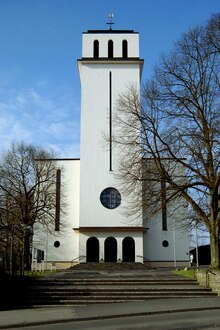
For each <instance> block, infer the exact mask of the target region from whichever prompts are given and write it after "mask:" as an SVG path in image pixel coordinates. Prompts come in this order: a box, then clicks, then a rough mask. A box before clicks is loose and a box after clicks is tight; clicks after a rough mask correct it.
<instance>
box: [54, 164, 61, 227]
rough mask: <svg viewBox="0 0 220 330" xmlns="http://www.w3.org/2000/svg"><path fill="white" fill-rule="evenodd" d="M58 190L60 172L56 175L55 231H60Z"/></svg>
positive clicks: (59, 186)
mask: <svg viewBox="0 0 220 330" xmlns="http://www.w3.org/2000/svg"><path fill="white" fill-rule="evenodd" d="M60 189H61V170H57V173H56V214H55V230H56V231H59V230H60Z"/></svg>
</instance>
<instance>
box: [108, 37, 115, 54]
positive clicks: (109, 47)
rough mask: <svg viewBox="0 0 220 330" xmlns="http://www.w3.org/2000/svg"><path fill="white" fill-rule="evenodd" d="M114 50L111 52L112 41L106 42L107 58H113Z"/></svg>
mask: <svg viewBox="0 0 220 330" xmlns="http://www.w3.org/2000/svg"><path fill="white" fill-rule="evenodd" d="M113 54H114V50H113V41H112V40H109V41H108V58H113Z"/></svg>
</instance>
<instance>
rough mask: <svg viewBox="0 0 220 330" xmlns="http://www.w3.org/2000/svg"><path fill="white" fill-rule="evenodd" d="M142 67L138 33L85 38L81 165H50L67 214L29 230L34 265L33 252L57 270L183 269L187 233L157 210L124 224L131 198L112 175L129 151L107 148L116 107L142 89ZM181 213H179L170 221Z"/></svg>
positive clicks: (65, 162)
mask: <svg viewBox="0 0 220 330" xmlns="http://www.w3.org/2000/svg"><path fill="white" fill-rule="evenodd" d="M143 63H144V61H143V59H141V58H140V56H139V34H138V33H137V32H134V31H133V30H112V29H111V28H110V29H109V30H88V31H87V32H85V33H83V36H82V58H80V59H79V60H78V69H79V77H80V83H81V136H80V159H74V158H72V159H57V160H56V163H57V168H58V169H59V171H58V176H57V178H58V180H59V182H61V189H62V188H63V189H64V195H65V199H66V200H65V202H66V209H65V215H64V216H63V217H62V213H61V214H60V215H59V217H58V220H57V221H58V222H57V221H56V228H55V229H56V230H54V233H53V234H52V233H47V232H46V231H40V232H39V231H36V232H35V234H34V239H33V250H34V255H33V257H34V258H33V267H35V268H36V264H37V251H44V253H43V255H44V258H42V259H44V261H42V263H43V264H44V265H45V264H46V267H50V266H51V265H52V266H54V267H56V268H66V267H69V266H70V265H72V264H74V263H79V262H141V263H142V262H146V263H148V264H150V265H152V266H155V265H156V266H158V265H160V266H163V265H164V266H172V265H174V266H180V265H188V262H189V253H188V252H189V244H188V241H189V238H188V232H187V231H185V232H184V231H183V230H182V229H178V228H177V227H176V226H175V224H174V221H173V220H174V219H173V218H172V219H170V218H169V216H167V219H166V221H167V224H166V226H165V227H164V219H162V218H163V217H162V212H158V214H157V215H156V216H155V215H154V216H152V219H149V220H148V222H147V224H146V223H144V221H143V219H144V216H143V214H141V213H140V216H139V218H138V219H137V220H136V221H135V222H132V221H130V220H129V219H128V217H127V214H126V212H124V210H126V208H127V207H128V203H129V200H128V198H127V197H126V196H125V195H124V194H123V192H122V191H121V190H120V184H119V182H118V180H117V179H116V176H115V173H117V171H118V168H119V164H120V159H121V158H122V157H123V154H124V153H126V152H127V150H125V147H123V146H121V147H120V146H117V147H115V146H114V145H113V143H112V135H113V133H114V120H113V118H114V115H115V112H117V107H116V102H117V99H118V97H119V94H121V93H123V92H126V89H127V87H128V86H129V85H130V84H132V85H135V86H136V87H137V88H140V81H141V75H142V69H143ZM105 136H107V137H108V139H106V138H105ZM130 198H132V196H130ZM185 212H186V209H184V208H183V209H182V210H181V209H178V214H177V215H176V219H180V218H181V215H182V214H183V213H185ZM184 217H185V214H184ZM38 259H39V258H38ZM39 262H40V260H38V263H39ZM34 265H35V266H34Z"/></svg>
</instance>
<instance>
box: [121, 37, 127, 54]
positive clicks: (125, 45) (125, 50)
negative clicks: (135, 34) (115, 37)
mask: <svg viewBox="0 0 220 330" xmlns="http://www.w3.org/2000/svg"><path fill="white" fill-rule="evenodd" d="M122 57H123V58H127V57H128V42H127V40H123V41H122Z"/></svg>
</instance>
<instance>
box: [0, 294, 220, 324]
mask: <svg viewBox="0 0 220 330" xmlns="http://www.w3.org/2000/svg"><path fill="white" fill-rule="evenodd" d="M100 306H101V307H100ZM213 309H219V310H220V297H213V298H212V297H210V298H208V299H207V298H183V299H179V298H178V299H152V300H146V301H137V302H125V303H111V304H102V305H98V304H97V305H87V306H71V307H68V306H66V307H65V306H64V307H61V306H59V307H43V308H35V309H22V310H12V311H1V312H0V329H9V328H16V327H22V326H24V327H25V326H31V325H40V324H52V323H64V322H71V321H85V320H97V319H107V318H114V317H125V316H135V315H136V316H138V315H153V314H165V313H176V312H183V311H202V310H213Z"/></svg>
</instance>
